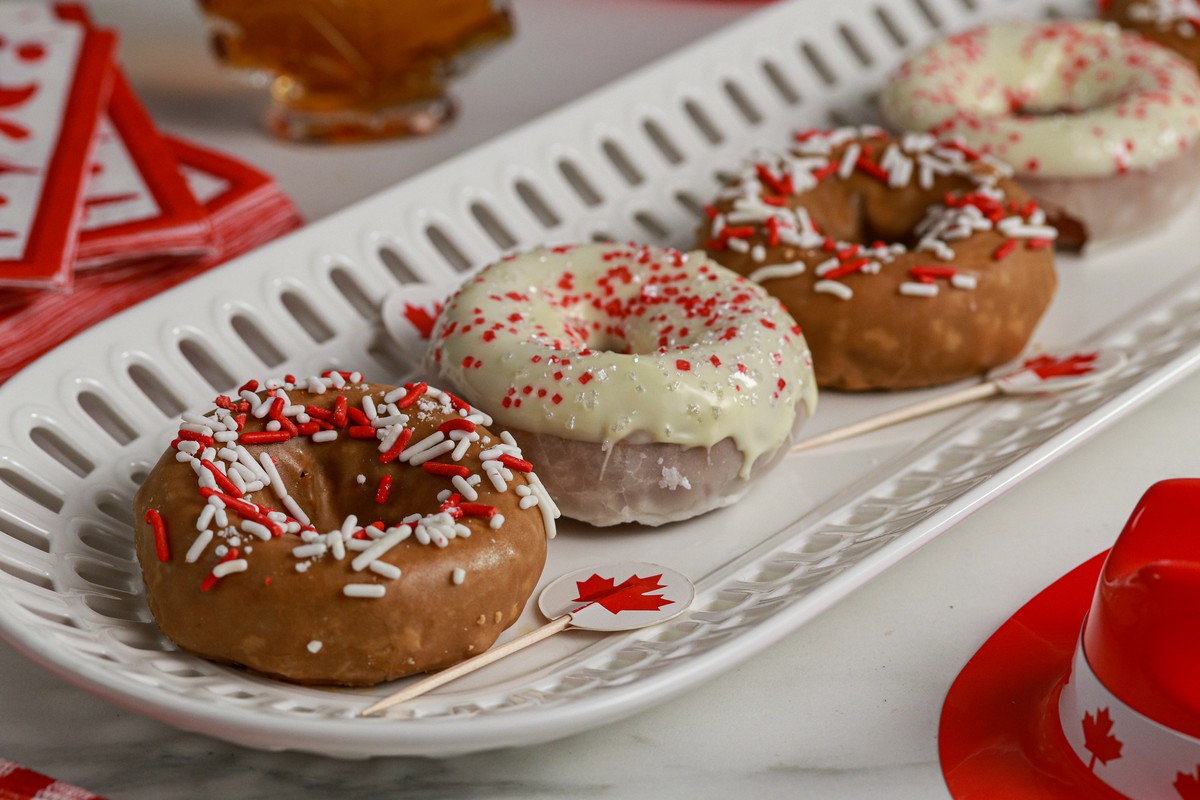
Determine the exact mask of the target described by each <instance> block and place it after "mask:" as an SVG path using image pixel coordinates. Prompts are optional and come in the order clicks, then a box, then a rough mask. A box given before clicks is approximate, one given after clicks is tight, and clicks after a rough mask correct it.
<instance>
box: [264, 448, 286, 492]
mask: <svg viewBox="0 0 1200 800" xmlns="http://www.w3.org/2000/svg"><path fill="white" fill-rule="evenodd" d="M258 463H259V464H261V465H262V468H263V472H264V473H265V474H266V476H267V479H268V480H269V481H270V483H271V488H272V489H274V490H275V494H277V495H279V497H280V498H284V497H287V494H288V491H287V487H286V486H284V485H283V478H280V477H279V470H277V469H275V462H274V461H272V460H271V455H270V453H267V452H265V451H264V452H262V453H259V455H258Z"/></svg>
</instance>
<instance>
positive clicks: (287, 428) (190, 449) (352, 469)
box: [133, 372, 555, 686]
mask: <svg viewBox="0 0 1200 800" xmlns="http://www.w3.org/2000/svg"><path fill="white" fill-rule="evenodd" d="M490 423H491V420H490V418H489V417H487V415H486V414H483V413H482V412H480V411H478V410H477V409H474V408H472V407H470V406H469V405H468V404H467V403H465V402H463V401H462V400H460V399H458V398H457V397H455V396H453V395H451V394H448V393H446V392H443V391H441V390H438V389H435V388H433V387H431V386H428V385H426V384H425V383H417V384H415V385H414V384H406V385H405V386H403V387H398V388H397V387H392V386H385V385H380V384H371V383H364V382H363V381H362V376H361V375H359V374H358V373H342V372H330V373H326V374H325V375H323V376H319V377H311V378H307V379H304V380H301V381H297V380H296V379H295V378H293V377H292V376H287V377H285V378H284V379H282V380H274V381H269V382H267V383H266V384H265V385H264V386H263V387H259V385H258V384H257V382H256V381H250V382H248V383H247V384H245V385H244V386H242V387H241V389H240V390H239V393H238V395H237V396H236V397H234V398H231V397H229V396H221V397H218V398H217V400H216V405H215V408H213V409H212V410H210V411H208V412H207V413H205V414H203V415H193V414H185V415H184V417H183V420H182V422H181V424H180V426H179V429H178V432H177V435H176V437H175V439H174V441H172V442H171V446H170V447H169V448H167V450H166V452H165V453H164V454H163V455H162V457H161V458H160V459H159V461H158V463H157V464H156V465H155V466H154V468H153V469H152V470H151V471H150V473H149V474H148V476H147V477H146V479H145V481H144V483H143V484H142V486H141V487H140V489H139V490H138V492H137V494H136V496H135V497H134V502H133V510H134V514H135V520H136V528H135V546H136V552H137V557H138V561H139V563H140V565H141V569H142V576H143V579H144V582H145V586H146V597H147V600H148V603H149V606H150V611H151V613H152V614H153V616H154V619H155V621H156V622H157V623H158V626H159V628H160V629H161V630H162V632H163V634H164V635H165V636H166V637H167V638H169V639H170V640H172V641H173V642H174V643H175V644H176V645H178V646H179V647H180V648H181V649H183V650H185V651H187V652H190V653H193V654H195V655H198V656H201V657H203V658H207V659H211V660H214V661H218V662H222V663H227V664H234V665H240V666H243V667H246V668H248V669H250V670H252V671H254V672H256V673H261V674H263V675H267V676H270V677H273V678H278V679H281V680H285V681H291V682H295V683H302V684H324V685H345V686H368V685H371V684H375V683H380V682H382V681H387V680H391V679H393V678H399V677H402V676H404V675H409V674H413V673H417V672H426V671H431V670H436V669H440V668H442V667H446V666H449V665H451V664H454V663H456V662H458V661H461V660H463V659H465V658H468V657H470V656H471V655H474V654H476V653H480V652H482V651H483V650H485V649H487V648H488V647H489V646H491V644H492V643H493V642H494V641H495V639H496V637H497V636H498V635H499V634H500V633H501V631H503V630H504V629H505V628H507V627H508V626H509V625H511V624H512V623H513V622H514V621H515V620H516V619H517V616H518V615H519V614H520V613H521V610H522V609H523V608H524V606H525V602H526V600H528V598H529V595H530V593H531V592H532V591H533V587H534V585H535V584H536V583H537V580H538V578H539V576H540V575H541V571H542V567H543V565H544V563H545V559H546V540H547V538H549V537H551V536H553V535H554V530H555V523H554V517H555V507H554V505H553V502H552V501H551V500H550V499H549V497H548V496H547V494H546V491H545V488H544V487H542V485H541V483H540V482H539V481H538V479H537V475H536V473H534V472H533V471H532V465H531V464H530V463H529V462H528V461H527V460H526V459H525V458H524V457H523V455H522V452H521V450H520V448H519V446H518V445H517V444H516V443H515V441H514V440H513V438H512V437H511V436H509V435H508V434H507V433H501V434H500V435H499V436H497V435H495V434H493V433H492V432H490V431H489V430H488V428H487V427H486V426H487V425H489V424H490Z"/></svg>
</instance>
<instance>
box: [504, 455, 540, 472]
mask: <svg viewBox="0 0 1200 800" xmlns="http://www.w3.org/2000/svg"><path fill="white" fill-rule="evenodd" d="M498 460H499V462H500V463H501V464H503V465H504V466H506V467H508V468H509V469H511V470H515V471H516V472H533V464H531V463H529V462H528V461H526V460H525V459H523V458H517V457H516V456H510V455H508V454H507V453H505V454H504V455H502V456H500V458H499V459H498Z"/></svg>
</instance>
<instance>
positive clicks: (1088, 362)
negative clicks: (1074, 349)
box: [1021, 353, 1100, 380]
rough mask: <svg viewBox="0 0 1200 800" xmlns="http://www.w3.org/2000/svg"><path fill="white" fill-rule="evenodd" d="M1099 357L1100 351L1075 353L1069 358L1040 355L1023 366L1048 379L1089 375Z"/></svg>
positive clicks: (1043, 378)
mask: <svg viewBox="0 0 1200 800" xmlns="http://www.w3.org/2000/svg"><path fill="white" fill-rule="evenodd" d="M1099 357H1100V354H1099V353H1075V354H1074V355H1071V356H1068V357H1067V358H1055V357H1054V356H1038V357H1037V358H1031V359H1029V360H1028V361H1026V362H1025V363H1024V364H1022V365H1021V366H1022V367H1024V368H1025V369H1028V370H1033V374H1034V375H1037V376H1038V377H1039V378H1041V379H1042V380H1046V379H1047V378H1055V377H1060V376H1066V375H1087V374H1088V373H1089V372H1091V371H1092V369H1094V367H1093V366H1092V364H1093V363H1094V362H1095V361H1096V359H1097V358H1099Z"/></svg>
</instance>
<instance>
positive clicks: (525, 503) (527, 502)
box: [517, 494, 538, 510]
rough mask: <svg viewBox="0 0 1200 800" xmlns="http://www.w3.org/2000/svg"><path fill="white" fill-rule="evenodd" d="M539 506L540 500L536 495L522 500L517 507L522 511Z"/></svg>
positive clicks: (527, 496)
mask: <svg viewBox="0 0 1200 800" xmlns="http://www.w3.org/2000/svg"><path fill="white" fill-rule="evenodd" d="M537 504H538V498H537V495H535V494H530V495H526V496H525V497H522V498H521V501H520V502H519V503H517V505H518V506H519V507H520V508H521V509H522V510H525V509H529V508H533V507H534V506H536V505H537Z"/></svg>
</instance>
